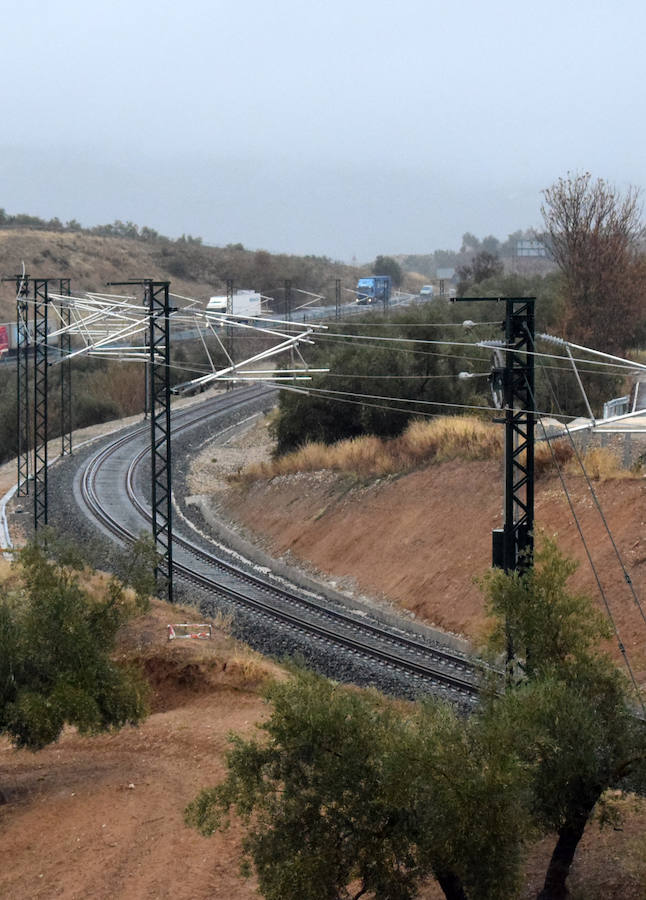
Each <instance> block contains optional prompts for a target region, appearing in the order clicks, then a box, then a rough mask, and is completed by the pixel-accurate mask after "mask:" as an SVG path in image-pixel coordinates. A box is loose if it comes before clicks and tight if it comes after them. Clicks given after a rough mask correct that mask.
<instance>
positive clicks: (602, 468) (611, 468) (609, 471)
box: [568, 447, 635, 481]
mask: <svg viewBox="0 0 646 900" xmlns="http://www.w3.org/2000/svg"><path fill="white" fill-rule="evenodd" d="M582 460H583V465H584V466H585V470H586V472H587V473H588V477H589V478H591V479H592V480H593V481H609V480H610V479H617V478H635V472H633V471H631V470H630V469H625V468H624V467H623V466H622V463H621V459H620V458H619V456H618V454H617V453H615V452H614V450H610V449H608V448H607V447H595V448H594V449H592V450H588V452H587V453H585V454H584V455H583V456H582ZM568 470H569V471H570V472H572V474H577V475H580V474H581V467H580V466H579V463H578V461H577V460H572V462H571V464H570V466H569V469H568Z"/></svg>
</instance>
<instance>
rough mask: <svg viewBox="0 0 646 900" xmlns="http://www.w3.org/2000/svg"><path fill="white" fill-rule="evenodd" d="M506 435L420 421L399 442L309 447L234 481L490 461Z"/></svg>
mask: <svg viewBox="0 0 646 900" xmlns="http://www.w3.org/2000/svg"><path fill="white" fill-rule="evenodd" d="M502 444H503V441H502V431H501V430H500V429H498V428H496V426H494V425H491V424H490V423H489V422H486V421H483V420H482V419H476V418H472V417H468V416H447V417H445V418H438V419H434V420H432V421H430V422H429V421H428V420H420V419H416V420H414V421H412V422H411V423H410V424H409V426H408V428H407V429H406V431H405V432H404V433H403V434H402V435H400V436H399V437H397V438H392V439H390V440H382V439H381V438H378V437H374V436H372V435H365V436H363V437H357V438H351V439H347V440H344V441H339V442H338V443H336V444H333V445H331V446H328V445H326V444H321V443H310V444H305V446H303V447H301V448H300V449H299V450H295V451H294V452H293V453H288V454H286V455H285V456H282V457H281V458H280V459H277V460H274V461H273V462H269V463H260V464H255V465H251V466H249V467H248V468H246V469H245V470H244V472H242V473H240V475H239V476H237V477H236V478H235V479H234V480H235V481H238V482H240V483H243V484H248V483H249V482H251V481H256V480H258V479H263V478H272V477H274V476H276V475H288V474H294V473H298V472H314V471H320V470H322V469H332V470H335V471H340V472H353V473H355V474H356V475H359V476H360V477H372V476H375V475H376V476H381V475H390V474H395V473H397V472H406V471H408V470H410V469H412V468H414V467H415V466H418V465H420V464H421V463H424V462H430V461H436V462H442V461H445V460H449V459H469V460H474V459H490V458H491V457H494V456H498V455H499V454H500V453H501V452H502Z"/></svg>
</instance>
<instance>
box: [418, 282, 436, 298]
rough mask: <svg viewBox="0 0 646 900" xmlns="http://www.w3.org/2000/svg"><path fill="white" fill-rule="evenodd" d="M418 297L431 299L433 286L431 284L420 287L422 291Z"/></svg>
mask: <svg viewBox="0 0 646 900" xmlns="http://www.w3.org/2000/svg"><path fill="white" fill-rule="evenodd" d="M419 295H420V297H432V296H433V285H432V284H424V285H422V289H421V290H420V292H419Z"/></svg>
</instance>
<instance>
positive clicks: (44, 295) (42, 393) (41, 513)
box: [33, 278, 49, 531]
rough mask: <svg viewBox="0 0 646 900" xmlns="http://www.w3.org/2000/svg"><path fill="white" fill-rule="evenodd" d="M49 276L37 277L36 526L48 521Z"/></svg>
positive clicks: (35, 372)
mask: <svg viewBox="0 0 646 900" xmlns="http://www.w3.org/2000/svg"><path fill="white" fill-rule="evenodd" d="M47 282H48V279H46V278H35V279H34V470H33V472H34V482H33V483H34V530H35V531H38V528H40V527H41V526H43V525H46V524H47V369H48V360H47V350H48V347H47V317H48V311H49V296H48V287H47Z"/></svg>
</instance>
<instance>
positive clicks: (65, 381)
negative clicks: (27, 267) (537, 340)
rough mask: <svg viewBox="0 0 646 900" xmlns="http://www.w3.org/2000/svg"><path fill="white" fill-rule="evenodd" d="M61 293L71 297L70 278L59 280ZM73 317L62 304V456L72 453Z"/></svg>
mask: <svg viewBox="0 0 646 900" xmlns="http://www.w3.org/2000/svg"><path fill="white" fill-rule="evenodd" d="M59 292H60V294H61V295H64V296H67V297H69V296H70V295H71V293H72V291H71V281H70V279H69V278H60V279H59ZM71 316H72V311H71V309H70V306H69V304H68V303H61V304H60V317H61V325H62V326H63V328H64V329H65V330H64V331H63V333H62V334H61V336H60V339H59V340H60V345H59V346H60V353H61V456H65V455H68V454H69V455H71V453H72V363H71V361H70V359H69V356H70V353H71V352H72V334H71V330H70V325H71V321H72V318H71Z"/></svg>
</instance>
